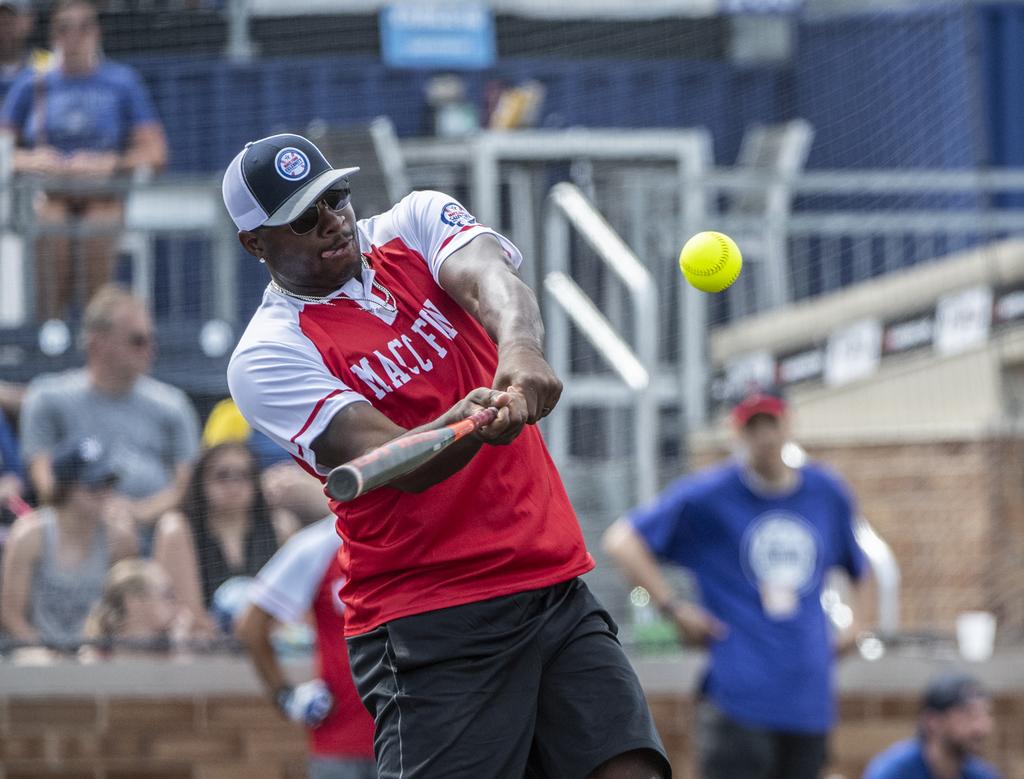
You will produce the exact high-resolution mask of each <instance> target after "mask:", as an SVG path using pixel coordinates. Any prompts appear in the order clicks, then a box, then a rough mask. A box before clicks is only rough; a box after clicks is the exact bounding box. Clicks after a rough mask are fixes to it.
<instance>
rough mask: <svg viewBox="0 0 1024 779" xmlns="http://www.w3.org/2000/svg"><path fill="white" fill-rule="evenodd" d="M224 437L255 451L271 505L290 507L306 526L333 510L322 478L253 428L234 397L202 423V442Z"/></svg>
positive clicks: (289, 509) (204, 444) (218, 441)
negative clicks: (305, 468)
mask: <svg viewBox="0 0 1024 779" xmlns="http://www.w3.org/2000/svg"><path fill="white" fill-rule="evenodd" d="M224 441H244V442H245V443H246V444H247V445H248V447H249V449H251V450H252V452H253V453H254V454H255V455H256V459H257V461H258V462H259V466H260V481H261V483H262V485H263V493H264V495H266V498H267V502H268V503H269V504H270V506H271V507H272V508H282V509H285V510H286V511H290V512H291V513H293V514H295V516H296V517H297V518H298V519H299V522H301V523H302V525H304V526H305V525H308V524H310V523H312V522H316V521H317V520H318V519H321V518H322V517H325V516H327V515H328V514H330V513H331V510H330V506H329V505H328V503H327V496H326V495H324V486H323V484H321V482H320V480H319V479H315V478H313V477H312V476H310V475H309V474H308V473H306V472H305V471H304V470H303V469H302V468H300V467H299V465H298V464H297V463H296V462H295V461H294V460H293V459H292V457H291V455H290V454H288V453H287V452H286V451H285V450H284V449H282V448H281V447H280V446H278V445H277V444H276V443H274V442H273V441H271V440H270V438H268V437H267V436H266V435H264V434H263V433H261V432H260V431H258V430H253V429H252V428H251V427H250V426H249V423H248V422H246V421H245V417H243V416H242V412H241V411H239V410H238V406H236V405H235V401H234V400H232V399H231V398H225V399H224V400H222V401H220V402H219V403H217V405H215V406H214V407H213V410H212V411H210V415H209V416H208V417H207V418H206V424H205V426H204V427H203V446H214V445H216V444H219V443H223V442H224Z"/></svg>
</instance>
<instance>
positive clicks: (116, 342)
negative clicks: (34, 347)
mask: <svg viewBox="0 0 1024 779" xmlns="http://www.w3.org/2000/svg"><path fill="white" fill-rule="evenodd" d="M153 343H154V334H153V323H152V320H151V319H150V316H149V312H148V311H147V309H146V305H145V303H143V302H142V300H140V299H139V298H137V297H135V296H134V295H132V294H131V293H130V292H128V290H126V289H124V288H123V287H120V286H118V285H116V284H109V285H107V286H105V287H103V288H102V289H101V290H100V291H99V292H97V293H96V295H95V296H94V297H93V299H92V300H91V301H89V305H88V306H87V307H86V310H85V318H84V321H83V323H82V345H83V348H84V350H85V367H84V368H77V369H73V370H70V371H66V372H64V373H59V374H50V375H45V376H40V377H37V378H36V379H34V380H33V381H32V382H31V383H30V384H29V387H28V392H27V393H26V396H25V402H24V405H23V407H22V411H21V424H20V435H21V444H22V455H23V457H24V459H25V461H26V464H27V467H28V475H29V478H30V480H31V481H32V484H33V486H34V487H35V490H36V493H37V495H38V497H39V499H40V501H41V502H43V503H46V502H48V501H49V500H50V499H51V496H52V494H53V475H52V474H51V472H50V452H51V451H52V450H53V449H54V448H55V447H57V446H58V445H60V444H61V443H62V442H63V441H66V440H69V439H71V440H76V439H79V438H85V437H87V436H90V437H93V438H96V439H98V440H99V441H100V442H101V443H102V444H103V445H104V446H105V447H106V448H107V449H108V450H109V451H110V452H112V453H113V467H114V470H115V472H116V473H117V476H118V482H117V491H118V493H119V495H120V500H121V502H122V503H123V504H124V505H123V508H124V510H125V511H127V512H128V513H129V514H130V515H131V517H132V519H133V521H134V522H135V525H136V532H137V533H138V534H139V539H140V550H141V552H142V554H143V555H144V556H145V555H148V554H149V552H150V547H151V541H152V534H153V527H154V525H155V523H156V520H157V519H159V517H160V516H161V515H162V514H164V513H165V512H167V511H169V510H170V509H172V508H174V507H175V506H177V505H178V504H179V502H180V501H181V497H182V495H183V494H184V490H185V484H186V482H187V481H188V475H189V468H190V465H191V462H192V459H193V458H194V457H195V455H196V451H197V450H198V448H199V417H198V415H197V414H196V412H195V409H194V408H193V407H192V404H191V402H190V401H189V399H188V397H187V396H186V395H185V393H183V392H182V391H181V390H179V389H177V388H176V387H172V386H170V385H168V384H164V383H163V382H161V381H157V380H156V379H154V378H152V377H150V376H148V375H147V373H148V372H149V368H150V365H151V364H152V361H153Z"/></svg>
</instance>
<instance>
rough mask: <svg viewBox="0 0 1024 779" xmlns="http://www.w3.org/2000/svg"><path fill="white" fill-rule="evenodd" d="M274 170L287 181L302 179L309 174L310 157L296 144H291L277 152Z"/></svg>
mask: <svg viewBox="0 0 1024 779" xmlns="http://www.w3.org/2000/svg"><path fill="white" fill-rule="evenodd" d="M274 170H276V171H277V173H278V175H279V176H280V177H281V178H283V179H286V180H287V181H301V180H302V179H304V178H306V176H308V175H309V157H307V156H306V155H305V154H304V153H303V152H301V151H299V150H298V149H296V148H295V147H294V146H289V147H287V148H285V149H281V151H279V152H278V153H277V156H276V157H275V158H274Z"/></svg>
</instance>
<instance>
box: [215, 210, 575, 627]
mask: <svg viewBox="0 0 1024 779" xmlns="http://www.w3.org/2000/svg"><path fill="white" fill-rule="evenodd" d="M357 232H358V237H359V242H360V249H361V251H362V252H363V254H364V256H366V257H367V258H368V260H369V262H370V263H371V266H372V271H366V272H364V274H363V278H362V279H352V280H350V281H348V282H347V283H346V284H345V285H344V286H343V287H342V288H341V289H340V290H339V291H338V292H337V293H336V294H335V295H333V296H331V302H330V303H329V304H324V303H304V302H302V301H300V300H297V299H295V298H292V297H289V296H286V295H282V294H280V293H278V292H275V291H274V290H273V289H271V288H269V287H268V289H267V291H266V293H265V294H264V296H263V302H262V304H261V305H260V307H259V309H257V311H256V313H255V314H254V315H253V318H252V320H251V321H250V322H249V326H248V327H247V328H246V331H245V333H243V335H242V338H241V340H240V341H239V343H238V346H237V347H236V348H235V352H234V354H233V355H232V357H231V362H230V364H229V366H228V385H229V387H230V388H231V394H232V396H233V397H234V399H235V403H236V404H237V405H238V407H239V409H240V410H241V412H242V414H243V415H244V416H245V417H246V419H247V420H248V421H249V423H250V424H251V425H252V426H253V427H255V428H256V429H257V430H260V431H262V432H264V433H266V434H267V435H269V436H270V437H271V438H273V439H274V440H275V441H277V442H278V443H279V444H280V445H281V446H283V447H285V449H287V450H288V451H289V452H290V453H291V454H292V456H293V457H294V458H295V459H296V460H297V461H298V462H299V463H300V464H301V465H303V466H304V467H305V468H306V469H307V470H308V471H310V472H311V473H313V474H315V475H316V476H318V477H319V478H320V479H321V480H323V479H324V477H325V476H326V473H327V469H326V468H324V467H323V466H321V465H320V464H319V463H317V461H316V457H315V455H314V454H313V452H312V451H311V449H310V446H311V444H312V443H313V441H315V440H316V438H317V437H318V436H319V435H320V434H321V433H322V432H323V431H324V430H325V429H326V427H327V425H328V423H329V422H330V421H331V419H332V418H333V416H334V415H335V414H337V413H338V412H339V411H340V410H341V409H342V408H344V407H345V406H346V405H348V404H349V403H360V402H368V403H371V404H372V405H373V406H374V408H376V409H377V410H379V411H380V412H381V413H383V414H384V415H386V416H387V417H388V418H389V419H391V420H392V421H393V422H394V423H395V424H397V425H400V426H402V427H404V428H413V427H417V426H419V425H422V424H424V423H426V422H428V421H430V420H432V419H435V418H437V417H439V416H440V415H441V414H443V413H444V412H445V411H447V410H448V409H449V408H451V407H452V406H453V405H454V404H455V403H456V402H457V401H459V400H460V399H462V398H463V397H465V396H466V394H468V393H469V391H470V390H472V389H475V388H477V387H490V386H491V383H492V382H493V380H494V373H495V370H496V368H497V348H496V346H495V344H494V342H493V341H492V340H491V338H490V336H488V335H487V333H486V331H485V330H484V328H483V327H482V326H481V325H480V324H479V322H477V321H476V320H475V319H474V318H473V317H472V316H470V314H469V313H467V312H466V311H465V310H463V309H462V307H461V306H459V304H458V303H456V302H455V301H454V300H453V299H452V298H451V297H450V296H449V295H448V294H447V293H446V292H445V291H444V290H443V289H442V288H441V286H440V284H439V282H438V273H439V271H440V268H441V265H442V264H443V263H444V261H445V260H446V259H447V258H448V257H450V256H451V255H452V253H454V252H455V251H457V250H458V249H461V248H462V247H463V246H465V245H466V244H467V243H468V242H469V241H471V240H473V239H474V238H476V237H478V236H480V235H484V234H489V235H493V236H495V237H496V238H497V240H498V241H499V242H500V243H501V245H502V247H503V248H504V250H505V253H506V254H507V256H508V258H509V261H510V262H511V263H512V264H514V265H515V266H517V267H518V265H519V264H520V262H521V261H522V256H521V255H520V253H519V250H518V249H517V248H516V247H515V246H514V245H513V244H512V243H511V242H510V241H508V240H507V239H506V238H504V237H503V236H501V235H498V234H497V233H495V232H494V231H493V230H491V229H489V228H487V227H484V226H482V225H479V224H477V222H476V219H474V217H473V216H472V215H470V214H469V213H468V212H467V211H466V210H465V209H464V208H463V207H462V206H461V205H460V204H459V203H458V202H456V201H455V200H453V199H452V198H450V197H448V196H447V195H444V194H442V193H440V192H414V193H413V194H411V195H408V196H407V197H405V198H403V199H402V201H401V202H400V203H398V204H397V205H396V206H395V207H394V208H392V209H391V210H390V211H387V212H385V213H383V214H380V215H378V216H375V217H372V218H370V219H365V220H360V221H359V222H358V224H357ZM374 278H375V279H376V281H377V282H378V283H379V284H382V285H383V286H384V287H385V288H387V289H388V290H389V291H390V292H391V294H392V295H393V296H394V298H395V301H396V303H397V307H398V311H397V313H393V312H389V311H387V310H385V309H384V308H383V307H381V306H380V305H379V303H376V302H367V299H368V298H370V299H372V300H373V301H380V302H383V299H384V296H383V295H382V294H381V293H380V292H379V291H378V290H377V289H375V288H374V286H373V283H372V282H373V281H374ZM331 508H332V510H333V511H334V512H335V515H336V516H337V529H338V533H339V534H340V535H341V537H342V538H343V539H344V540H345V543H344V545H343V547H342V550H341V555H340V557H341V563H342V568H343V570H344V571H345V572H346V574H347V576H348V579H347V581H346V582H345V585H344V587H343V588H342V590H341V595H342V599H343V600H344V602H345V605H346V607H347V612H346V633H347V635H357V634H360V633H364V632H366V631H369V630H371V629H373V628H374V627H376V626H377V625H380V624H382V623H384V622H387V621H388V620H391V619H396V618H398V617H402V616H407V615H409V614H418V613H422V612H425V611H432V610H434V609H440V608H446V607H449V606H457V605H460V604H463V603H471V602H474V601H479V600H485V599H487V598H494V597H498V596H500V595H507V594H510V593H514V592H522V591H524V590H529V589H535V588H539V587H546V586H549V585H552V584H557V583H559V582H562V581H565V580H567V579H571V578H572V577H574V576H577V575H579V574H582V573H585V572H586V571H588V570H590V569H591V568H592V567H593V565H594V563H593V560H592V559H591V557H590V555H589V554H588V553H587V550H586V547H585V545H584V542H583V536H582V533H581V532H580V527H579V523H578V522H577V520H576V515H575V514H574V513H573V510H572V506H571V505H570V503H569V499H568V497H567V496H566V494H565V489H564V488H563V486H562V482H561V479H560V478H559V476H558V472H557V470H556V469H555V467H554V464H553V463H552V462H551V458H550V457H549V455H548V452H547V448H546V447H545V446H544V442H543V440H542V438H541V435H540V431H539V430H538V429H537V428H536V427H535V426H527V427H526V428H525V429H524V430H523V432H522V433H521V434H520V435H519V437H518V438H517V439H516V440H515V441H514V442H513V443H512V444H511V445H509V446H504V447H501V446H484V447H483V448H481V449H480V451H479V452H478V453H477V455H476V456H475V457H474V458H473V459H472V460H471V461H470V462H469V464H468V465H466V466H465V467H464V468H462V469H461V470H460V471H458V472H457V473H456V474H454V475H452V476H451V477H449V478H448V479H445V480H444V481H443V482H441V483H440V484H436V485H434V486H433V487H431V488H429V489H427V490H425V491H423V492H421V493H417V494H411V493H405V492H401V491H399V490H397V489H394V488H391V487H382V488H380V489H377V490H374V491H372V492H369V493H367V494H366V495H364V496H362V497H360V498H358V499H356V500H354V501H351V502H349V503H344V504H340V503H332V505H331Z"/></svg>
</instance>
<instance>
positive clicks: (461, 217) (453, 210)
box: [441, 201, 476, 227]
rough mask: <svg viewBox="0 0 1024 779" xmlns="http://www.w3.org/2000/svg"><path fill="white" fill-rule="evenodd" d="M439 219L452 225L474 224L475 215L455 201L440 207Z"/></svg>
mask: <svg viewBox="0 0 1024 779" xmlns="http://www.w3.org/2000/svg"><path fill="white" fill-rule="evenodd" d="M441 221H442V222H444V223H445V224H446V225H451V226H452V227H465V226H466V225H471V224H476V217H474V216H473V215H472V214H471V213H469V211H467V210H466V209H465V208H463V207H462V206H461V205H459V204H458V203H456V202H454V201H453V202H451V203H447V204H445V207H444V208H442V209H441Z"/></svg>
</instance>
